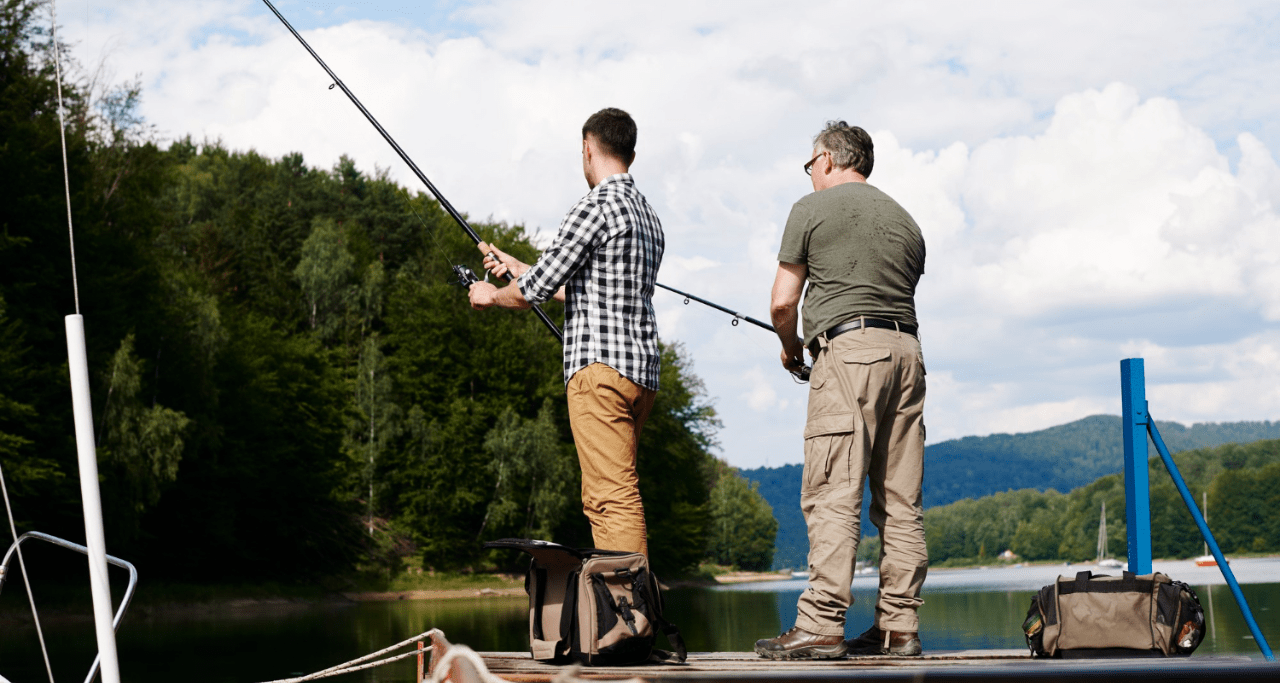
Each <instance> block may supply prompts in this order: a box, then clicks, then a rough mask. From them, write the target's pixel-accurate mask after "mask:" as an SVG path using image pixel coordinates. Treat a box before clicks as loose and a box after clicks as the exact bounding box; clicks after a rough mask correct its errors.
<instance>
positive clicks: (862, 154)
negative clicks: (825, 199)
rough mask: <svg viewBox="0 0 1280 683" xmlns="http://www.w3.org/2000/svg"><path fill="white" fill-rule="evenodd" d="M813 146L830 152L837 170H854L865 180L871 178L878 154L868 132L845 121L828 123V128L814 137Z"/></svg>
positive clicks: (832, 162)
mask: <svg viewBox="0 0 1280 683" xmlns="http://www.w3.org/2000/svg"><path fill="white" fill-rule="evenodd" d="M813 146H814V147H815V148H816V149H818V150H819V151H823V152H829V153H830V154H831V164H832V165H833V166H835V167H836V168H852V169H853V170H855V171H857V172H858V173H861V174H862V177H863V178H867V177H870V176H871V167H872V166H875V163H876V154H875V147H874V146H873V145H872V144H871V136H870V135H868V134H867V131H865V130H863V129H861V128H859V127H857V126H850V125H849V124H847V123H845V122H844V121H827V127H826V128H823V129H822V132H821V133H818V134H817V135H815V136H814V137H813Z"/></svg>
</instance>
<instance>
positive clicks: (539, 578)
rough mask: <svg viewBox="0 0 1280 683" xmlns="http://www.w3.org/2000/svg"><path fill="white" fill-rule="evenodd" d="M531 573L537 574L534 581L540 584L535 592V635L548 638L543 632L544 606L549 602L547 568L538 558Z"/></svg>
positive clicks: (533, 562) (543, 638) (535, 636)
mask: <svg viewBox="0 0 1280 683" xmlns="http://www.w3.org/2000/svg"><path fill="white" fill-rule="evenodd" d="M529 573H530V574H534V575H535V576H534V577H533V578H534V583H536V584H537V585H538V587H537V589H536V590H534V592H533V593H534V595H533V613H534V619H533V637H534V638H537V639H538V640H546V636H545V635H544V634H543V632H542V608H543V607H545V606H546V604H547V570H546V569H544V568H542V567H540V566H538V560H537V559H534V560H533V561H532V563H531V565H530V567H529Z"/></svg>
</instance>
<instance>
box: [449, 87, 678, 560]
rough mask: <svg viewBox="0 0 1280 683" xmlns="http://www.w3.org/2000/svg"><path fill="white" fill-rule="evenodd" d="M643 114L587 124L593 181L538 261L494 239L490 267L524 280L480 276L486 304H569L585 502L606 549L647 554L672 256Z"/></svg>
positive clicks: (573, 411) (568, 364)
mask: <svg viewBox="0 0 1280 683" xmlns="http://www.w3.org/2000/svg"><path fill="white" fill-rule="evenodd" d="M635 146H636V124H635V122H634V121H632V119H631V116H630V115H628V114H627V113H626V112H625V111H622V110H621V109H613V108H609V109H602V110H600V111H598V112H596V113H595V114H592V115H591V117H590V118H588V119H587V122H586V123H585V124H584V125H583V126H582V171H583V174H584V175H585V176H586V179H587V185H588V186H589V187H590V188H591V191H590V192H588V193H587V195H586V196H585V197H583V198H582V199H580V200H578V203H577V204H575V205H574V206H573V208H572V209H570V210H569V213H568V214H567V215H566V216H565V217H564V221H563V222H562V223H561V225H560V232H559V233H558V234H557V235H556V238H555V240H554V241H553V242H552V243H551V245H550V246H548V247H547V249H546V250H545V251H543V252H542V255H541V256H540V257H539V258H538V261H537V263H535V264H533V266H532V267H530V266H527V265H525V264H523V263H521V262H519V261H517V260H515V259H514V258H512V257H510V256H508V255H507V254H505V253H503V252H501V251H498V250H497V249H496V248H494V247H492V246H491V245H488V244H484V243H481V244H480V245H479V246H480V251H481V252H482V253H486V254H487V253H489V251H490V250H492V251H493V252H494V254H495V255H496V256H498V260H497V261H495V260H494V259H493V258H491V257H486V258H485V264H484V265H485V268H487V269H489V270H490V271H492V272H493V273H494V274H496V275H499V276H501V275H502V274H504V273H506V272H507V271H508V270H509V271H511V273H512V274H513V275H516V276H518V279H517V280H516V281H515V282H514V283H513V284H511V285H508V286H506V287H503V288H501V289H498V288H496V287H494V286H493V285H491V284H489V283H487V282H477V283H475V284H473V285H471V305H472V307H474V308H476V309H483V308H488V307H490V306H498V307H500V308H528V307H529V305H530V304H534V303H542V302H544V301H546V300H548V299H550V298H552V297H555V298H556V299H558V300H561V301H564V302H565V324H564V326H565V330H564V333H565V334H564V379H565V384H566V391H567V393H568V400H569V426H570V428H571V429H572V430H573V441H574V444H576V445H577V448H578V462H579V464H580V465H581V466H582V510H583V512H584V513H586V515H587V519H588V520H589V521H590V522H591V535H592V538H593V540H594V541H595V545H596V547H597V548H604V549H607V550H626V551H630V552H640V553H647V552H648V540H647V538H646V528H645V521H644V505H643V504H642V502H641V500H640V486H639V482H640V480H639V476H638V475H637V473H636V446H637V444H638V443H639V439H640V429H641V427H643V426H644V422H645V419H646V418H648V416H649V411H650V409H651V408H652V407H653V400H654V397H655V396H656V395H657V392H658V372H659V351H658V325H657V320H656V319H655V317H654V313H653V304H652V301H651V300H652V298H653V287H654V282H655V281H656V279H657V276H658V266H660V265H661V264H662V252H663V248H664V239H663V235H662V224H661V223H660V222H659V221H658V216H657V214H655V213H654V211H653V208H652V207H650V206H649V202H648V201H646V200H645V198H644V195H642V194H640V191H639V190H637V189H636V185H635V180H634V179H632V177H631V174H630V172H629V170H630V166H631V162H632V161H633V160H634V159H635Z"/></svg>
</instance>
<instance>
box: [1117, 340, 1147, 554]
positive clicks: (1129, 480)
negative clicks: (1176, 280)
mask: <svg viewBox="0 0 1280 683" xmlns="http://www.w3.org/2000/svg"><path fill="white" fill-rule="evenodd" d="M1120 404H1121V408H1120V419H1121V422H1122V423H1123V424H1124V502H1125V505H1124V510H1125V530H1126V531H1127V532H1128V537H1129V571H1131V572H1133V573H1134V574H1139V575H1141V574H1150V573H1151V488H1150V485H1149V483H1148V481H1147V480H1148V477H1147V424H1148V418H1147V386H1146V377H1145V373H1144V371H1143V363H1142V359H1141V358H1126V359H1124V360H1122V361H1120Z"/></svg>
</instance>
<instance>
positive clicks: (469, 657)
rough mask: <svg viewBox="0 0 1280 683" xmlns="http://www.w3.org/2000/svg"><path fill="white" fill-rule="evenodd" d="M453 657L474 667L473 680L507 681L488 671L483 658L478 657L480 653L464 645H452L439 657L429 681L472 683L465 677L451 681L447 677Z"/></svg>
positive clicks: (433, 682)
mask: <svg viewBox="0 0 1280 683" xmlns="http://www.w3.org/2000/svg"><path fill="white" fill-rule="evenodd" d="M455 659H461V660H464V661H466V662H467V663H468V664H470V665H471V667H472V668H473V669H475V674H476V679H475V680H476V681H477V682H478V683H507V681H506V680H505V679H502V678H498V677H497V676H494V675H493V674H491V673H489V667H487V666H485V665H484V660H483V659H481V658H480V655H478V654H476V653H475V650H472V649H471V648H469V647H467V646H466V645H454V646H452V647H450V648H449V650H448V652H445V653H444V655H443V656H442V657H440V659H439V661H437V662H436V666H435V669H433V670H432V672H431V683H472V681H471V680H469V679H466V678H464V679H463V680H460V681H451V680H450V679H449V674H451V673H452V671H450V669H452V668H453V661H454V660H455Z"/></svg>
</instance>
